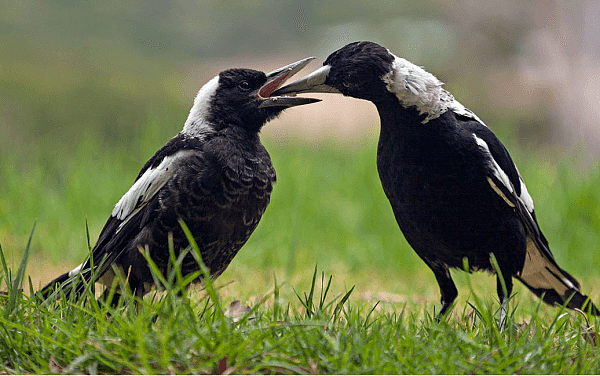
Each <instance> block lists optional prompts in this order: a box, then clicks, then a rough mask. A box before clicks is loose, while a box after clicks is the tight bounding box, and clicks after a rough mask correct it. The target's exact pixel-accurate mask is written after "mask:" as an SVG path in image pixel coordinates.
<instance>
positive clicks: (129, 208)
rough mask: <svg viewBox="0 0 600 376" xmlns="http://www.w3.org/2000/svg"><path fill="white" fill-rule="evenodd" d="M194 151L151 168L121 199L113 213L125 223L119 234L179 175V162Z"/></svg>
mask: <svg viewBox="0 0 600 376" xmlns="http://www.w3.org/2000/svg"><path fill="white" fill-rule="evenodd" d="M193 153H194V151H192V150H180V151H178V152H177V153H175V154H173V155H169V156H167V157H165V158H164V159H163V160H162V161H161V162H160V164H159V165H158V166H156V167H153V168H149V169H147V170H146V172H144V174H143V175H142V176H140V178H139V179H138V180H136V182H135V183H134V184H133V185H132V186H131V188H130V189H129V190H128V191H127V193H125V194H124V195H123V197H121V199H120V200H119V202H117V204H116V205H115V208H114V209H113V211H112V216H113V217H116V218H117V219H120V220H122V221H123V222H122V223H121V224H120V225H119V228H118V229H117V232H118V231H119V230H121V228H122V227H123V226H124V225H125V224H126V223H127V221H128V220H129V219H130V218H131V217H133V215H135V214H136V213H137V212H138V211H140V210H141V209H142V208H143V207H144V206H146V204H147V203H148V202H149V201H150V199H151V198H152V197H153V196H154V195H155V194H156V193H157V192H158V191H159V190H160V189H161V188H162V187H163V186H164V185H165V184H166V183H167V181H169V179H171V178H172V177H173V175H175V174H176V173H177V171H176V170H177V168H176V167H177V164H178V162H179V160H181V159H183V158H186V157H188V156H189V155H191V154H193Z"/></svg>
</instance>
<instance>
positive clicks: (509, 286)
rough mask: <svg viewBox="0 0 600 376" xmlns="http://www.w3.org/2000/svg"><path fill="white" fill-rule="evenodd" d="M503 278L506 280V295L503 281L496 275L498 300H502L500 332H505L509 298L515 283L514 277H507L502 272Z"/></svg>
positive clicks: (499, 321)
mask: <svg viewBox="0 0 600 376" xmlns="http://www.w3.org/2000/svg"><path fill="white" fill-rule="evenodd" d="M502 277H503V279H504V285H505V286H506V295H505V294H504V289H503V288H502V281H501V280H500V276H499V275H496V291H497V292H498V298H499V300H500V314H499V316H500V317H499V318H498V328H499V329H500V332H502V331H503V330H504V324H505V320H506V308H507V305H508V301H507V300H508V298H509V297H510V294H512V289H513V282H512V277H511V276H510V275H505V273H504V272H502Z"/></svg>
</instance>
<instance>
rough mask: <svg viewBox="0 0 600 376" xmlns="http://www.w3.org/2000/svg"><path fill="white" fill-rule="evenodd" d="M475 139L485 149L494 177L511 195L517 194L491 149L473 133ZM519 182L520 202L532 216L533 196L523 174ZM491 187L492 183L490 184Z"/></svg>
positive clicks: (495, 189)
mask: <svg viewBox="0 0 600 376" xmlns="http://www.w3.org/2000/svg"><path fill="white" fill-rule="evenodd" d="M473 138H474V139H475V142H476V143H477V145H479V147H481V149H483V151H484V152H485V154H486V155H487V156H488V158H489V163H490V167H491V168H492V171H493V173H494V176H495V177H496V178H497V179H498V180H500V182H501V183H502V184H503V185H504V186H505V187H506V188H507V189H508V190H509V192H510V193H512V194H515V192H514V190H515V189H514V186H513V185H512V183H511V182H510V179H509V178H508V175H506V173H505V172H504V170H502V168H501V167H500V165H499V164H498V162H496V160H495V159H494V157H493V156H492V153H491V152H490V148H489V146H488V144H487V142H485V141H484V140H483V139H482V138H480V137H477V135H476V134H475V133H473ZM515 169H516V166H515ZM517 173H519V170H518V169H517ZM519 182H520V184H521V187H520V188H521V194H520V195H519V196H518V197H517V198H518V199H519V201H521V202H522V203H523V205H525V208H527V211H528V212H529V215H530V216H531V213H533V199H532V198H531V196H530V195H529V192H528V191H527V187H526V186H525V182H524V181H523V178H522V177H521V174H519ZM490 185H491V183H490ZM492 188H494V186H492ZM494 191H496V192H498V190H497V187H496V188H494ZM500 196H501V197H502V198H503V199H504V200H505V201H507V198H506V197H504V195H502V194H501V195H500ZM507 202H508V201H507ZM509 205H510V204H509Z"/></svg>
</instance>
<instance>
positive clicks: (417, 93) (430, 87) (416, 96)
mask: <svg viewBox="0 0 600 376" xmlns="http://www.w3.org/2000/svg"><path fill="white" fill-rule="evenodd" d="M388 52H389V53H390V54H391V55H393V56H394V57H395V60H394V62H393V63H392V70H391V71H390V72H389V73H386V74H385V75H384V76H383V77H382V80H383V81H384V82H385V83H386V84H387V86H386V87H387V89H388V90H389V91H390V92H391V93H393V94H395V95H396V97H397V98H398V100H399V101H400V103H402V105H403V106H404V107H416V108H417V110H419V114H427V117H426V118H425V119H424V120H423V124H425V123H427V122H428V121H429V120H432V119H435V118H438V117H439V116H440V115H441V114H443V113H444V112H446V111H448V110H452V111H454V112H455V113H457V114H459V115H462V116H466V117H469V118H471V119H475V120H477V121H478V122H480V123H481V124H483V125H485V124H484V122H483V121H481V119H479V118H478V117H477V116H476V115H475V114H474V113H473V112H472V111H470V110H469V109H467V108H466V107H465V106H463V105H462V104H460V102H458V101H457V100H456V99H454V96H453V95H452V94H450V92H448V91H447V90H445V89H443V88H442V86H443V85H444V83H443V82H442V81H440V80H438V79H437V78H436V77H435V76H434V75H433V74H431V73H429V72H427V71H426V70H425V69H423V68H421V67H419V66H417V65H415V64H413V63H411V62H410V61H408V60H406V59H403V58H401V57H398V56H396V55H394V54H392V53H391V52H390V51H389V50H388Z"/></svg>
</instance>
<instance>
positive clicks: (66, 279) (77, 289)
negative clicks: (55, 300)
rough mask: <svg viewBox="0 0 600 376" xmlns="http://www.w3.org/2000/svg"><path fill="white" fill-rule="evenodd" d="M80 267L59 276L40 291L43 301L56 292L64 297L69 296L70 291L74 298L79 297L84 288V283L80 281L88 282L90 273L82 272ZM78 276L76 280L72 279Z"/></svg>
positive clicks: (87, 271)
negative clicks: (61, 293) (59, 292)
mask: <svg viewBox="0 0 600 376" xmlns="http://www.w3.org/2000/svg"><path fill="white" fill-rule="evenodd" d="M82 266H83V264H82V265H79V266H78V267H76V268H75V269H73V270H71V271H69V272H67V273H65V274H62V275H60V276H59V277H57V278H55V279H54V280H52V281H51V282H50V283H48V284H47V285H46V286H44V287H42V288H41V289H40V293H41V295H42V297H43V298H44V299H48V298H49V297H50V295H52V293H54V292H55V291H57V290H61V291H62V292H63V293H64V294H65V295H66V296H69V295H71V291H74V293H75V295H76V296H79V295H81V293H82V292H83V288H84V286H85V285H84V283H83V281H82V279H83V280H85V281H89V280H90V271H89V270H85V271H83V272H82V270H81V268H82ZM75 276H78V278H75V279H73V277H75Z"/></svg>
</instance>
